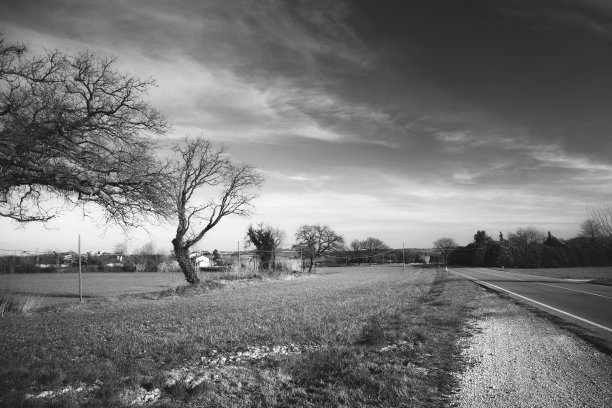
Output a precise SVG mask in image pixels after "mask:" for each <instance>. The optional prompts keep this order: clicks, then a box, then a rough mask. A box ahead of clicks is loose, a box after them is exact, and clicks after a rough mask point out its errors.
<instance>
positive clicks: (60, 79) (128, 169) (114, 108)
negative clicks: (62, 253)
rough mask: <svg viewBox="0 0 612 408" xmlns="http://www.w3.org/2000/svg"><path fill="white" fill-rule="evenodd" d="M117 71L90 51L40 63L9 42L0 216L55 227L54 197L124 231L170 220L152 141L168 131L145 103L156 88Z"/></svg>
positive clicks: (3, 63) (2, 99)
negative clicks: (99, 213)
mask: <svg viewBox="0 0 612 408" xmlns="http://www.w3.org/2000/svg"><path fill="white" fill-rule="evenodd" d="M115 66H116V59H115V58H112V57H98V56H96V55H94V54H92V53H88V52H85V53H81V54H78V55H75V56H72V55H67V54H65V53H62V52H60V51H48V52H46V53H44V54H42V55H32V54H31V53H30V52H29V50H28V48H27V47H26V46H23V45H20V44H11V43H8V42H7V41H6V40H5V38H4V36H2V35H0V176H1V177H0V216H3V217H8V218H11V219H13V220H16V221H18V222H31V221H43V222H44V221H48V220H49V219H51V218H53V217H55V216H57V214H58V209H57V208H58V206H57V205H55V208H54V206H53V205H49V202H50V201H51V202H52V201H53V200H50V199H54V198H55V199H59V200H60V201H61V202H62V204H63V205H65V204H67V203H71V204H77V203H81V204H84V203H88V202H93V203H96V204H98V205H100V206H101V207H102V208H103V209H104V210H105V215H106V218H107V220H109V221H113V222H116V223H118V224H120V225H127V226H130V225H135V224H137V223H138V220H139V219H140V216H141V215H142V214H155V215H167V209H168V202H167V201H166V200H165V198H166V196H165V195H164V194H160V193H159V191H160V190H163V185H164V182H165V180H166V179H165V166H164V165H163V164H162V163H161V162H160V161H159V160H158V159H157V158H156V156H155V142H154V140H153V137H152V136H160V135H163V134H165V133H166V132H167V131H168V129H169V126H168V124H167V122H166V119H165V118H164V116H163V115H162V114H161V113H159V112H158V111H157V110H156V109H154V108H153V107H152V106H151V105H150V104H149V103H148V102H146V101H145V99H144V98H145V96H146V94H147V92H148V90H149V88H150V87H152V86H154V85H155V82H154V81H153V80H140V79H138V78H135V77H133V76H131V75H129V74H125V73H122V72H119V71H118V70H117V69H116V68H115ZM60 207H61V206H60Z"/></svg>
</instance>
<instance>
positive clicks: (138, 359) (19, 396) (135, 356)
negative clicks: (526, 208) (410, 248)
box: [0, 266, 483, 407]
mask: <svg viewBox="0 0 612 408" xmlns="http://www.w3.org/2000/svg"><path fill="white" fill-rule="evenodd" d="M134 276H139V275H134ZM147 276H148V275H147ZM117 278H118V279H119V276H117ZM117 285H119V284H118V283H117ZM119 286H121V285H119ZM482 292H483V290H482V289H480V288H479V287H477V286H476V285H473V284H471V283H469V282H468V281H466V280H463V279H458V278H455V277H451V276H448V274H447V273H445V272H443V271H441V270H438V271H436V270H435V269H417V268H414V269H413V268H407V269H406V271H403V270H402V267H401V266H399V267H398V266H379V267H361V268H335V269H330V270H327V271H322V273H319V274H317V275H316V276H313V277H309V276H305V277H302V278H295V279H279V280H264V281H257V282H254V283H252V284H250V285H243V286H241V285H236V286H232V287H231V288H225V289H217V290H212V291H210V290H209V291H207V292H205V293H194V294H191V295H185V296H171V297H162V298H159V299H156V300H153V299H145V298H141V297H137V298H123V299H120V300H116V301H113V302H86V303H84V304H79V305H75V306H74V307H72V308H68V309H65V310H62V311H61V312H59V313H56V312H43V313H33V314H28V315H23V314H16V313H11V314H5V316H4V318H2V319H0V340H1V341H2V344H3V347H2V348H1V349H0V395H1V397H0V404H2V405H3V406H53V407H61V406H65V407H73V406H90V407H102V406H127V405H129V404H131V403H133V402H134V401H144V400H146V399H147V398H150V399H151V402H150V403H149V405H150V406H155V407H159V406H167V407H170V406H171V407H177V406H185V407H190V406H229V407H232V406H235V407H239V406H240V407H242V406H253V407H255V406H268V407H269V406H302V407H318V406H347V407H348V406H351V407H366V406H394V407H395V406H440V405H442V404H444V403H445V402H446V401H447V400H448V395H449V394H450V393H451V391H452V390H453V387H455V386H456V383H455V376H454V373H456V372H458V371H460V370H461V367H462V362H461V361H460V359H459V358H458V355H459V351H460V350H459V348H458V346H457V344H458V340H459V339H460V338H461V337H462V336H465V335H466V332H465V329H464V327H465V322H466V320H467V319H468V318H469V316H470V313H471V306H470V305H471V304H472V303H471V302H472V301H473V300H474V299H475V298H477V297H478V296H479V294H482ZM100 293H102V292H100ZM113 293H114V292H113ZM254 350H255V351H254ZM237 356H238V357H237ZM79 387H82V388H81V389H80V392H77V391H78V390H79ZM75 390H76V391H75ZM43 391H55V394H40V393H41V392H43ZM147 393H148V394H147ZM26 394H32V395H34V396H37V395H38V397H35V398H26Z"/></svg>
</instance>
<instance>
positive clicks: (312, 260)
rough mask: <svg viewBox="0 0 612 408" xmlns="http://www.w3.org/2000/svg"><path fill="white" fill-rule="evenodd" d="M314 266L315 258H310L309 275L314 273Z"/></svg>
mask: <svg viewBox="0 0 612 408" xmlns="http://www.w3.org/2000/svg"><path fill="white" fill-rule="evenodd" d="M312 265H314V258H310V265H309V266H308V273H311V272H312Z"/></svg>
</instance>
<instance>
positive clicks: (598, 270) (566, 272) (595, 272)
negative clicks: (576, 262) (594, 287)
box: [508, 266, 612, 285]
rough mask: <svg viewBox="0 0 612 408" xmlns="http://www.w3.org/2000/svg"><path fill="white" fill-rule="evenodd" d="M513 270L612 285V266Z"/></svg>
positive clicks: (512, 270)
mask: <svg viewBox="0 0 612 408" xmlns="http://www.w3.org/2000/svg"><path fill="white" fill-rule="evenodd" d="M508 270H509V271H511V272H518V273H526V274H529V275H536V276H546V277H548V278H562V279H592V280H594V282H595V283H601V284H607V285H612V267H609V266H601V267H584V268H538V269H508Z"/></svg>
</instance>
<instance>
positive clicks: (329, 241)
mask: <svg viewBox="0 0 612 408" xmlns="http://www.w3.org/2000/svg"><path fill="white" fill-rule="evenodd" d="M295 240H296V244H295V247H296V248H300V249H301V250H302V255H304V256H306V257H307V258H308V260H309V261H310V262H309V266H308V272H312V267H313V266H314V263H315V260H317V259H318V258H320V257H322V256H323V255H326V254H329V253H331V252H333V251H335V250H337V249H342V248H343V247H344V238H343V237H342V236H341V235H338V234H337V233H336V232H335V231H334V230H332V229H331V228H330V227H328V226H327V225H320V224H316V225H302V226H301V227H299V228H298V230H297V232H296V233H295Z"/></svg>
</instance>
